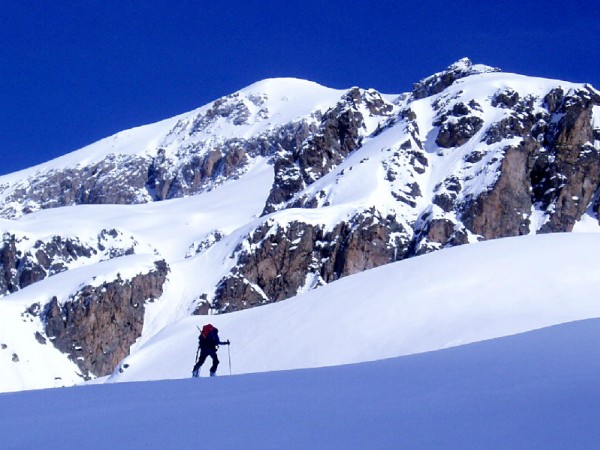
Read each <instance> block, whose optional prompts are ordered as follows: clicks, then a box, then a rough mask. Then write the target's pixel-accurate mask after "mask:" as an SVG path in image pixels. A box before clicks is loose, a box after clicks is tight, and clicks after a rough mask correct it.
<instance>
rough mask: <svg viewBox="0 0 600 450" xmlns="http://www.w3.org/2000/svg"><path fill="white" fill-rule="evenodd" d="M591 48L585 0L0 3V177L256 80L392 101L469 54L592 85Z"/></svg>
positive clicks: (596, 9)
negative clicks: (308, 84)
mask: <svg viewBox="0 0 600 450" xmlns="http://www.w3.org/2000/svg"><path fill="white" fill-rule="evenodd" d="M487 3H491V4H487ZM599 43H600V6H598V4H597V1H596V0H586V1H577V0H571V1H569V2H566V1H560V2H559V1H537V0H534V1H523V0H520V1H513V0H503V1H497V2H481V1H464V0H454V1H432V0H421V1H416V2H413V1H411V2H408V1H407V2H404V1H377V0H372V1H362V2H360V1H352V0H346V1H329V2H328V1H325V0H321V1H313V0H305V1H295V0H288V1H281V2H275V1H263V2H252V1H248V0H245V1H236V0H230V1H226V2H225V1H224V2H220V1H218V0H217V1H205V0H196V1H185V0H182V1H176V0H172V1H166V0H165V1H151V0H146V1H142V0H140V1H137V0H104V1H100V0H98V1H91V0H78V1H61V0H56V1H52V2H46V1H40V0H18V1H17V0H7V1H5V2H3V3H2V9H1V11H0V58H1V59H0V81H1V82H0V98H1V102H2V103H1V104H2V107H1V109H0V133H1V135H0V152H2V160H1V161H2V163H1V164H0V173H7V172H12V171H15V170H19V169H22V168H25V167H29V166H31V165H34V164H38V163H40V162H44V161H46V160H48V159H51V158H54V157H56V156H60V155H62V154H65V153H68V152H70V151H72V150H76V149H78V148H80V147H82V146H84V145H86V144H89V143H91V142H94V141H96V140H98V139H101V138H103V137H106V136H109V135H111V134H113V133H115V132H117V131H120V130H123V129H127V128H131V127H133V126H138V125H143V124H146V123H151V122H154V121H157V120H161V119H164V118H167V117H171V116H173V115H176V114H180V113H183V112H186V111H188V110H191V109H194V108H196V107H199V106H201V105H203V104H206V103H208V102H210V101H212V100H214V99H216V98H218V97H220V96H222V95H226V94H229V93H231V92H234V91H236V90H238V89H240V88H242V87H244V86H247V85H248V84H251V83H253V82H255V81H258V80H260V79H263V78H268V77H278V76H292V77H298V78H305V79H309V80H313V81H316V82H318V83H321V84H323V85H326V86H330V87H334V88H346V87H351V86H360V87H364V88H369V87H372V88H375V89H378V90H380V91H382V92H386V93H400V92H405V91H408V90H410V89H411V87H412V83H414V82H416V81H418V80H419V79H421V78H423V77H425V76H427V75H430V74H431V73H433V72H437V71H439V70H442V69H443V68H445V67H446V66H447V65H449V64H451V63H452V62H454V61H455V60H457V59H459V58H461V57H464V56H468V57H470V58H471V59H472V60H473V61H475V62H477V63H484V64H488V65H492V66H497V67H500V68H502V69H504V70H505V71H509V72H518V73H523V74H526V75H535V76H542V77H549V78H559V79H566V80H569V81H576V82H590V83H592V84H593V85H595V86H596V87H600V58H599V55H600V51H599V50H600V44H599Z"/></svg>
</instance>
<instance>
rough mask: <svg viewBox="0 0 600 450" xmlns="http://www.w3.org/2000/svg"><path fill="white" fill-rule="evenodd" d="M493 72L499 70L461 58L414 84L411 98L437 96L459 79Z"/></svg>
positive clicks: (498, 70)
mask: <svg viewBox="0 0 600 450" xmlns="http://www.w3.org/2000/svg"><path fill="white" fill-rule="evenodd" d="M493 72H501V70H500V69H498V68H496V67H491V66H486V65H485V64H473V62H472V61H471V60H470V59H469V58H461V59H459V60H458V61H456V62H455V63H452V64H450V65H449V66H448V67H447V68H446V69H445V70H443V71H442V72H437V73H434V74H433V75H430V76H428V77H427V78H424V79H423V80H421V81H419V82H418V83H415V85H414V87H413V96H414V97H415V99H421V98H425V97H429V96H431V95H435V94H439V93H440V92H442V91H443V90H444V89H446V88H447V87H448V86H450V85H451V84H452V83H454V82H455V81H456V80H459V79H461V78H465V77H468V76H471V75H479V74H483V73H493Z"/></svg>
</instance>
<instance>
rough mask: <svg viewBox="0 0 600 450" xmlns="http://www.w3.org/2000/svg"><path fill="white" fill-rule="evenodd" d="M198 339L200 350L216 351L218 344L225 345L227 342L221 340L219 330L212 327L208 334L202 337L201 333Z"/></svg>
mask: <svg viewBox="0 0 600 450" xmlns="http://www.w3.org/2000/svg"><path fill="white" fill-rule="evenodd" d="M198 339H199V340H200V351H202V352H208V353H213V352H216V351H217V346H218V345H227V342H221V340H220V339H219V330H217V329H216V328H213V329H212V330H211V331H210V333H208V336H206V337H204V336H203V335H202V334H201V335H200V337H199V338H198Z"/></svg>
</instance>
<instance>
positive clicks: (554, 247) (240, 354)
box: [110, 233, 600, 381]
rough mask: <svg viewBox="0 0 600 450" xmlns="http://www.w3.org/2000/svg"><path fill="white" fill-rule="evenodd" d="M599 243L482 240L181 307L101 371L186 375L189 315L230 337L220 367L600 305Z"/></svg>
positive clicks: (257, 368)
mask: <svg viewBox="0 0 600 450" xmlns="http://www.w3.org/2000/svg"><path fill="white" fill-rule="evenodd" d="M598 248H600V235H597V234H575V233H571V234H553V235H538V236H524V237H519V238H508V239H499V240H495V241H487V242H482V243H478V244H474V245H467V246H461V247H455V248H450V249H446V250H442V251H439V252H435V253H432V254H428V255H424V256H420V257H417V258H412V259H409V260H404V261H401V262H398V263H394V264H389V265H386V266H382V267H379V268H376V269H372V270H369V271H366V272H363V273H360V274H356V275H353V276H351V277H347V278H344V279H341V280H339V281H336V282H335V283H331V284H329V285H327V286H324V287H322V288H319V289H317V290H315V291H311V292H308V293H306V294H303V295H300V296H297V297H295V298H293V299H289V300H285V301H282V302H279V303H274V304H269V305H265V306H261V307H258V308H253V309H249V310H245V311H240V312H235V313H231V314H225V315H219V316H210V317H206V316H200V317H198V316H195V317H188V318H185V319H182V320H181V321H179V322H177V323H175V324H173V325H171V326H168V327H166V328H165V329H164V330H162V331H161V332H160V333H158V334H157V335H156V336H154V337H153V338H151V339H149V340H148V341H147V342H145V343H144V344H143V345H141V346H138V347H136V348H135V349H134V352H133V354H132V355H131V356H129V357H128V358H126V359H125V360H124V361H123V363H122V365H121V367H120V368H118V369H117V370H116V371H115V373H114V374H113V376H112V377H111V378H110V381H143V380H157V379H175V378H186V377H189V376H190V373H191V368H192V365H193V362H194V356H195V352H196V337H197V334H198V330H197V327H198V326H201V325H203V324H204V323H206V322H211V323H213V324H214V325H215V326H217V327H218V328H219V329H220V336H221V339H222V340H225V339H231V341H232V345H231V348H230V349H227V348H222V349H221V352H220V355H221V361H222V363H221V368H220V373H221V374H228V372H229V369H228V355H227V352H228V351H230V352H231V360H232V372H233V373H235V374H240V373H249V372H268V371H274V370H287V369H299V368H309V367H321V366H334V365H341V364H349V363H357V362H364V361H370V360H379V359H384V358H391V357H396V356H400V355H408V354H413V353H419V352H426V351H431V350H437V349H442V348H447V347H452V346H457V345H461V344H466V343H471V342H476V341H481V340H485V339H491V338H496V337H500V336H506V335H511V334H516V333H520V332H525V331H529V330H533V329H537V328H542V327H546V326H550V325H555V324H560V323H565V322H569V321H574V320H579V319H587V318H595V317H600V303H598V301H597V292H598V290H599V289H600V278H599V277H598V273H599V271H600V261H599V260H598V258H597V249H598ZM206 366H208V365H206ZM206 366H205V367H203V372H202V371H201V375H207V371H208V368H207V367H206ZM119 369H120V370H119Z"/></svg>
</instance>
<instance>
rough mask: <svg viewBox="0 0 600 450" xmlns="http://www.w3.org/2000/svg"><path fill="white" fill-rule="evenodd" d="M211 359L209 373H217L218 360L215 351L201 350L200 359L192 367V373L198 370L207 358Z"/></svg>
mask: <svg viewBox="0 0 600 450" xmlns="http://www.w3.org/2000/svg"><path fill="white" fill-rule="evenodd" d="M209 356H210V357H211V358H212V362H213V363H212V366H210V372H211V373H215V372H216V371H217V366H218V365H219V358H217V351H216V350H212V351H210V350H206V351H205V350H201V351H200V358H198V362H197V363H196V364H195V365H194V369H193V371H194V372H195V371H197V370H200V367H202V364H204V361H206V358H208V357H209Z"/></svg>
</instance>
